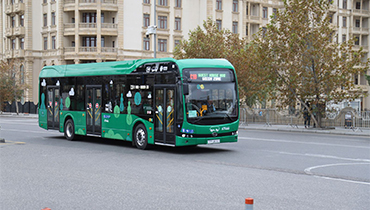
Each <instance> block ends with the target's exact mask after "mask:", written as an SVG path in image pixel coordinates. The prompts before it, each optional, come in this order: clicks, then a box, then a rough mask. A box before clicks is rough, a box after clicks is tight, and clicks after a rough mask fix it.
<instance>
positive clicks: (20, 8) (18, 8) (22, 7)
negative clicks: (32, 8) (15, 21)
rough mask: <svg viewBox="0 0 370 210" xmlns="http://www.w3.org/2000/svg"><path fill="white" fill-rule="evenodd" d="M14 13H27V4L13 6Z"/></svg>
mask: <svg viewBox="0 0 370 210" xmlns="http://www.w3.org/2000/svg"><path fill="white" fill-rule="evenodd" d="M13 11H14V12H23V11H25V4H24V3H17V4H14V6H13Z"/></svg>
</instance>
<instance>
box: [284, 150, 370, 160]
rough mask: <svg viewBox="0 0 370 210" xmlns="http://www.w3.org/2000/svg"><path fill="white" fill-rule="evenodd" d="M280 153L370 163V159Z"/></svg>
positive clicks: (289, 153)
mask: <svg viewBox="0 0 370 210" xmlns="http://www.w3.org/2000/svg"><path fill="white" fill-rule="evenodd" d="M279 153H280V154H283V155H296V156H308V157H318V158H327V159H336V160H348V161H356V162H370V159H360V158H346V157H338V156H333V155H321V154H309V153H305V154H300V153H293V152H279Z"/></svg>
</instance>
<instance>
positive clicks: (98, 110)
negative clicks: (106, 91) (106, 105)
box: [94, 89, 102, 126]
mask: <svg viewBox="0 0 370 210" xmlns="http://www.w3.org/2000/svg"><path fill="white" fill-rule="evenodd" d="M95 90H96V97H95V113H94V114H95V126H100V120H101V119H100V117H101V98H102V95H101V89H95Z"/></svg>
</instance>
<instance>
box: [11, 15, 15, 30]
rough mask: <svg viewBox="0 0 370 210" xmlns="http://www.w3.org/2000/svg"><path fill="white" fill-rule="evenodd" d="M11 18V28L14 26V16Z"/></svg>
mask: <svg viewBox="0 0 370 210" xmlns="http://www.w3.org/2000/svg"><path fill="white" fill-rule="evenodd" d="M11 18H12V19H11V23H10V25H11V26H12V28H14V27H15V16H12V17H11Z"/></svg>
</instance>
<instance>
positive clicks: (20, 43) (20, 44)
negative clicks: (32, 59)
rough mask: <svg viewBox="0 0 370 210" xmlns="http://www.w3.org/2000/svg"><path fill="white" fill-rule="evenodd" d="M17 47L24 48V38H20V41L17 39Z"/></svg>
mask: <svg viewBox="0 0 370 210" xmlns="http://www.w3.org/2000/svg"><path fill="white" fill-rule="evenodd" d="M19 47H20V48H21V49H22V50H24V38H23V37H22V38H20V41H19Z"/></svg>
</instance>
